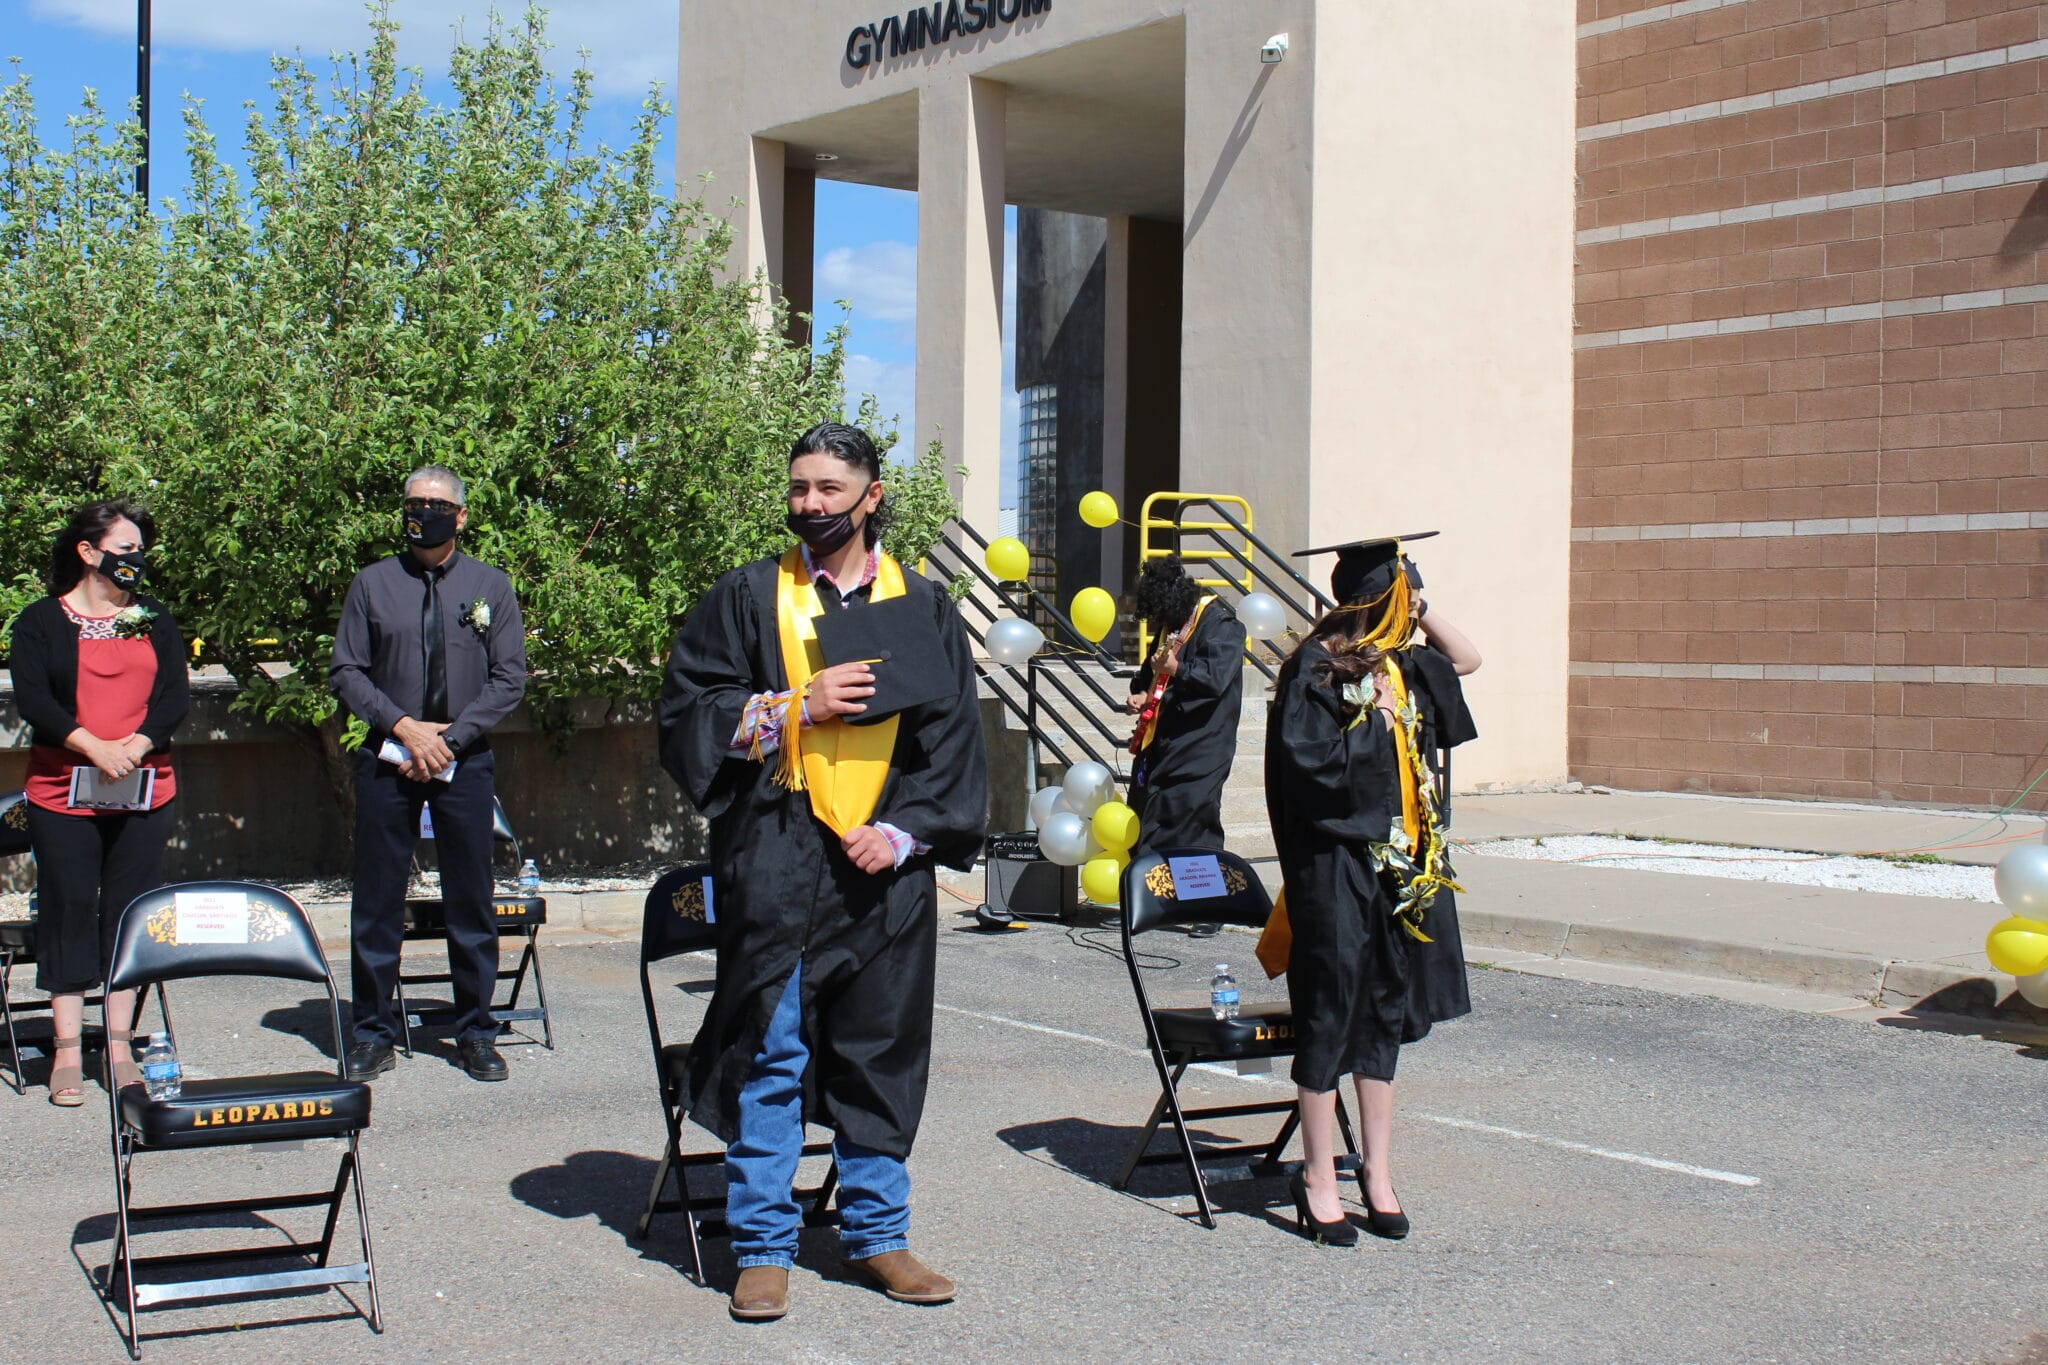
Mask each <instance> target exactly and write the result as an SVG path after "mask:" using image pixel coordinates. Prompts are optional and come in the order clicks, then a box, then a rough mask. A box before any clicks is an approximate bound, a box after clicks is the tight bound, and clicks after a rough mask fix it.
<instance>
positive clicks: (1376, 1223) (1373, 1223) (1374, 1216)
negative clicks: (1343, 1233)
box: [1361, 1189, 1408, 1242]
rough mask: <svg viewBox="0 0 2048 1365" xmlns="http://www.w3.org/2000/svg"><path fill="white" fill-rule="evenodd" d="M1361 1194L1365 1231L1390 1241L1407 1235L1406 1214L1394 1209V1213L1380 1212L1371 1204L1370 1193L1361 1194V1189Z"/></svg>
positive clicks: (1398, 1239) (1396, 1240)
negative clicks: (1363, 1206)
mask: <svg viewBox="0 0 2048 1365" xmlns="http://www.w3.org/2000/svg"><path fill="white" fill-rule="evenodd" d="M1361 1195H1362V1199H1361V1202H1362V1203H1364V1205H1365V1227H1366V1231H1368V1232H1370V1233H1371V1234H1372V1235H1373V1236H1375V1237H1384V1238H1386V1239H1387V1240H1388V1241H1390V1242H1398V1241H1400V1240H1401V1239H1402V1238H1403V1237H1406V1236H1407V1235H1408V1215H1407V1214H1405V1213H1401V1212H1399V1211H1396V1212H1394V1213H1381V1212H1380V1211H1379V1210H1378V1209H1376V1208H1374V1207H1373V1206H1372V1196H1371V1195H1369V1194H1363V1191H1362V1189H1361Z"/></svg>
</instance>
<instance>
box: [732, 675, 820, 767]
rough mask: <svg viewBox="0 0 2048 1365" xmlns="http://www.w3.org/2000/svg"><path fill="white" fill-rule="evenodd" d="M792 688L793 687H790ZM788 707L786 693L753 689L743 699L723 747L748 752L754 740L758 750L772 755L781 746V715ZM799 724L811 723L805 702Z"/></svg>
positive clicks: (808, 707)
mask: <svg viewBox="0 0 2048 1365" xmlns="http://www.w3.org/2000/svg"><path fill="white" fill-rule="evenodd" d="M791 690H794V689H791ZM788 706H789V692H787V691H784V692H757V693H755V694H754V695H753V696H751V697H749V698H747V708H746V710H744V711H742V712H740V725H739V728H738V729H737V730H734V731H733V732H732V742H731V743H730V744H729V745H727V746H726V747H728V748H731V749H737V750H738V751H740V752H741V753H749V752H751V751H752V750H753V748H754V742H755V741H756V740H757V739H758V740H759V741H760V744H761V752H762V753H764V754H772V753H774V752H775V751H776V750H778V749H780V748H781V747H782V717H783V714H784V711H785V710H786V708H787V707H788ZM803 725H804V728H805V729H809V728H810V725H811V708H810V704H809V703H808V702H807V703H805V705H804V708H803Z"/></svg>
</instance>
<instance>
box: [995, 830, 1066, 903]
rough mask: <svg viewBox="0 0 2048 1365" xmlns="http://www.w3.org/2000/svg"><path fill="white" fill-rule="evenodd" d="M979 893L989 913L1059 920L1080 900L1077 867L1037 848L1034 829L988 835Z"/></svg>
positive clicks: (1036, 837)
mask: <svg viewBox="0 0 2048 1365" xmlns="http://www.w3.org/2000/svg"><path fill="white" fill-rule="evenodd" d="M986 853H987V858H986V861H985V862H984V863H983V865H982V866H983V868H984V870H985V871H986V873H987V877H988V882H987V886H986V889H985V891H984V892H983V894H984V895H985V896H986V897H987V898H988V899H987V905H988V909H989V911H990V913H992V914H994V915H995V916H997V917H999V918H1001V917H1007V918H1011V919H1057V920H1063V919H1066V918H1067V917H1068V916H1070V915H1072V914H1073V913H1074V907H1075V905H1077V904H1079V902H1080V890H1081V869H1079V868H1078V867H1061V866H1060V865H1059V864H1058V863H1055V862H1051V861H1048V860H1047V858H1046V856H1045V855H1044V854H1043V853H1040V852H1039V851H1038V833H1037V831H1035V830H1028V829H1025V830H1017V831H1015V832H1014V833H1009V834H991V835H989V836H988V845H987V849H986Z"/></svg>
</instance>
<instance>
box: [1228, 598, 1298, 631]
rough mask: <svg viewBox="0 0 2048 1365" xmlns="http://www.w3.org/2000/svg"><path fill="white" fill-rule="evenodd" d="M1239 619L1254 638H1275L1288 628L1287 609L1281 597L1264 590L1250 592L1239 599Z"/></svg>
mask: <svg viewBox="0 0 2048 1365" xmlns="http://www.w3.org/2000/svg"><path fill="white" fill-rule="evenodd" d="M1237 619H1238V620H1239V621H1240V622H1242V623H1243V624H1244V633H1245V634H1247V635H1249V636H1251V637H1252V638H1253V639H1254V640H1271V639H1275V638H1277V637H1278V636H1279V635H1280V633H1281V632H1282V631H1284V630H1286V629H1287V609H1286V608H1285V607H1283V606H1281V605H1280V599H1279V598H1277V597H1272V596H1269V595H1267V594H1266V593H1262V592H1248V593H1246V594H1245V595H1244V596H1243V597H1240V598H1239V599H1238V600H1237Z"/></svg>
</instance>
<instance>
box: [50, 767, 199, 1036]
mask: <svg viewBox="0 0 2048 1365" xmlns="http://www.w3.org/2000/svg"><path fill="white" fill-rule="evenodd" d="M177 804H178V803H177V802H176V801H170V802H167V803H165V804H164V805H161V806H158V807H157V808H156V809H155V810H148V811H108V812H105V813H103V814H99V815H68V814H64V813H62V812H59V811H53V810H44V809H43V808H42V807H41V806H36V805H30V806H29V807H28V839H29V847H30V848H32V849H33V850H34V852H35V855H36V988H37V989H38V990H45V991H48V992H50V993H51V994H52V995H73V994H83V993H84V992H86V991H92V990H97V989H98V988H99V984H100V982H101V981H103V980H105V979H106V975H107V963H108V961H109V960H110V959H112V957H113V955H114V931H115V930H116V929H117V928H119V927H120V924H121V912H122V911H123V910H125V909H127V908H128V902H130V901H132V900H134V899H135V898H136V897H137V896H139V895H141V894H142V893H143V892H145V891H150V890H154V889H155V888H156V885H157V879H158V875H159V871H160V869H161V868H162V866H163V861H164V842H165V841H166V840H167V839H169V838H170V836H171V822H172V810H173V808H175V807H176V806H177Z"/></svg>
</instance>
